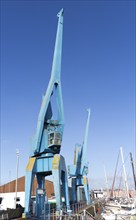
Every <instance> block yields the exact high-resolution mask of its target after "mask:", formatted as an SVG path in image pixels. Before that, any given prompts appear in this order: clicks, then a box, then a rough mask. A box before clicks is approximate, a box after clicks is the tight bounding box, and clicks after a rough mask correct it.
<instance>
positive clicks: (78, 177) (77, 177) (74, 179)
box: [68, 109, 90, 205]
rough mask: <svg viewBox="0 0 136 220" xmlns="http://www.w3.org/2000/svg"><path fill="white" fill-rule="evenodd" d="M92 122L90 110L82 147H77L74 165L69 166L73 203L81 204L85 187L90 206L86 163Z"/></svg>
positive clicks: (78, 145)
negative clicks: (90, 123)
mask: <svg viewBox="0 0 136 220" xmlns="http://www.w3.org/2000/svg"><path fill="white" fill-rule="evenodd" d="M89 122H90V109H88V117H87V123H86V129H85V136H84V141H83V143H82V146H81V145H80V144H76V145H75V151H74V164H73V165H69V166H68V175H69V177H70V178H71V183H72V198H71V201H72V202H73V203H77V202H79V197H80V196H79V187H80V186H83V187H84V191H85V198H86V202H87V204H88V205H89V204H90V194H89V184H88V178H87V174H88V164H87V162H86V150H87V139H88V131H89Z"/></svg>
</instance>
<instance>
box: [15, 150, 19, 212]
mask: <svg viewBox="0 0 136 220" xmlns="http://www.w3.org/2000/svg"><path fill="white" fill-rule="evenodd" d="M16 158H17V160H16V161H17V162H16V186H15V208H16V201H17V186H18V185H17V184H18V182H17V181H18V165H19V150H18V149H16Z"/></svg>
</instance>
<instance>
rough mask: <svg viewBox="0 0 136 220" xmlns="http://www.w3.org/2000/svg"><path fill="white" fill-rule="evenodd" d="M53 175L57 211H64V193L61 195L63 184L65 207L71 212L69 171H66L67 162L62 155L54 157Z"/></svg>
mask: <svg viewBox="0 0 136 220" xmlns="http://www.w3.org/2000/svg"><path fill="white" fill-rule="evenodd" d="M52 175H53V182H54V191H55V197H56V209H57V210H62V193H61V183H62V191H63V194H64V198H65V205H66V208H67V211H69V210H70V204H69V194H68V181H67V170H66V165H65V160H64V157H63V156H62V155H59V154H56V155H55V156H54V158H53V161H52ZM60 195H61V196H60Z"/></svg>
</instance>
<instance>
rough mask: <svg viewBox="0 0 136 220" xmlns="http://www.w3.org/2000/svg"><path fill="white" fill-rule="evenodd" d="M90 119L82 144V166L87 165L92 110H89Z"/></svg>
mask: <svg viewBox="0 0 136 220" xmlns="http://www.w3.org/2000/svg"><path fill="white" fill-rule="evenodd" d="M87 111H88V117H87V122H86V129H85V136H84V141H83V144H82V152H81V166H82V165H84V164H85V163H86V150H87V141H88V132H89V123H90V112H91V111H90V109H87Z"/></svg>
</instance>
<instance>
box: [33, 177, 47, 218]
mask: <svg viewBox="0 0 136 220" xmlns="http://www.w3.org/2000/svg"><path fill="white" fill-rule="evenodd" d="M36 176H37V183H38V188H37V190H36V210H35V216H38V217H39V216H40V215H41V214H42V211H43V210H44V205H45V189H44V183H45V176H44V175H42V174H40V173H37V174H36Z"/></svg>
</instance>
